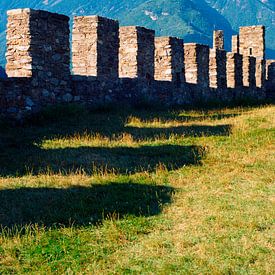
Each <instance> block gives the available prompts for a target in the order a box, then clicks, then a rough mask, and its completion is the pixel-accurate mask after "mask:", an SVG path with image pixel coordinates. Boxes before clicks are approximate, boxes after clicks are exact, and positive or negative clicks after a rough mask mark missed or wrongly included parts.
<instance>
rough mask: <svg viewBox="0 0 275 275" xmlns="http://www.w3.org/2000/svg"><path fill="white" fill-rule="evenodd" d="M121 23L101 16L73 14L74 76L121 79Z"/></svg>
mask: <svg viewBox="0 0 275 275" xmlns="http://www.w3.org/2000/svg"><path fill="white" fill-rule="evenodd" d="M118 48H119V23H118V21H116V20H112V19H108V18H104V17H101V16H76V17H74V25H73V33H72V64H73V73H74V74H75V75H86V76H96V77H100V78H108V79H109V78H113V79H114V78H118Z"/></svg>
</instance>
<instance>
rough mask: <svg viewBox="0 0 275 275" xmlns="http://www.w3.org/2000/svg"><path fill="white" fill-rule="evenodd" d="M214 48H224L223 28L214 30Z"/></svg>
mask: <svg viewBox="0 0 275 275" xmlns="http://www.w3.org/2000/svg"><path fill="white" fill-rule="evenodd" d="M213 49H216V50H223V49H224V33H223V31H222V30H216V31H214V32H213Z"/></svg>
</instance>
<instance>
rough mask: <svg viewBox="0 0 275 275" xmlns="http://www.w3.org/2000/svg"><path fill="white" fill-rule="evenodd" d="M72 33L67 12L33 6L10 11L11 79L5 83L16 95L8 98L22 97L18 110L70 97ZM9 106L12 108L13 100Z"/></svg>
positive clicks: (8, 46) (17, 105)
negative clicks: (65, 13)
mask: <svg viewBox="0 0 275 275" xmlns="http://www.w3.org/2000/svg"><path fill="white" fill-rule="evenodd" d="M69 34H70V31H69V18H68V17H67V16H64V15H59V14H55V13H50V12H46V11H40V10H31V9H17V10H11V11H9V12H8V24H7V54H6V57H7V65H6V72H7V75H8V77H9V79H8V81H6V82H5V84H4V86H5V87H8V88H7V89H9V92H8V93H11V94H13V95H7V96H6V98H5V100H4V101H5V102H7V101H8V102H15V101H16V100H17V101H18V104H15V103H14V106H15V107H14V108H13V110H14V112H17V113H18V114H24V113H28V112H32V111H35V110H36V109H39V108H40V107H41V106H44V105H48V104H54V103H55V102H63V101H64V100H65V101H66V99H67V98H68V97H70V95H71V86H70V44H69ZM23 77H24V78H26V80H25V79H24V80H22V79H21V78H23ZM15 78H20V79H15ZM13 83H14V84H13ZM22 85H23V86H22ZM21 86H22V87H21ZM25 86H26V87H25ZM19 87H21V88H19ZM20 89H21V94H18V93H19V90H20ZM17 94H18V96H17ZM15 95H16V96H17V98H16V99H15V98H14V96H15ZM11 98H12V99H11ZM2 101H3V100H2ZM6 109H7V110H11V109H10V107H9V103H7V106H6ZM15 110H17V111H15ZM18 114H17V115H18Z"/></svg>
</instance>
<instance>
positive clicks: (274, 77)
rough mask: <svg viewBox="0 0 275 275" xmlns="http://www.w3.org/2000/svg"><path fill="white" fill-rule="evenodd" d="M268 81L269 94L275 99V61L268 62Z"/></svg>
mask: <svg viewBox="0 0 275 275" xmlns="http://www.w3.org/2000/svg"><path fill="white" fill-rule="evenodd" d="M266 81H267V83H266V88H267V91H268V93H269V94H272V97H274V98H275V59H274V60H271V59H270V60H266Z"/></svg>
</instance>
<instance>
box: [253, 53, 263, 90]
mask: <svg viewBox="0 0 275 275" xmlns="http://www.w3.org/2000/svg"><path fill="white" fill-rule="evenodd" d="M265 69H266V65H265V60H264V59H259V58H256V72H255V77H256V87H258V88H263V87H264V86H265V77H266V72H265Z"/></svg>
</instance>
